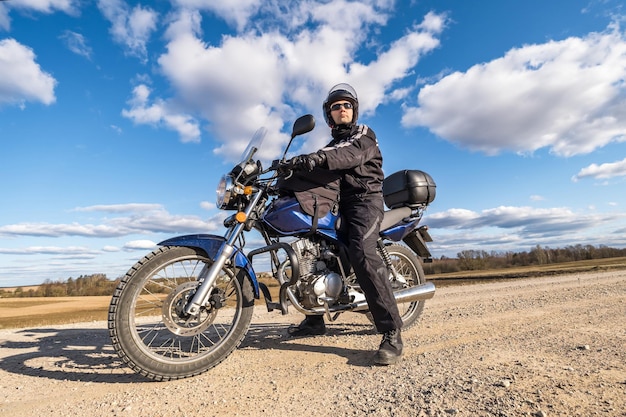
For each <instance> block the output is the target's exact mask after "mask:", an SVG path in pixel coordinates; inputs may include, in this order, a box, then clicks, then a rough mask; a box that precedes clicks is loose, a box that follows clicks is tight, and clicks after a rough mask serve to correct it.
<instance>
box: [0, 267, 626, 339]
mask: <svg viewBox="0 0 626 417" xmlns="http://www.w3.org/2000/svg"><path fill="white" fill-rule="evenodd" d="M612 270H626V258H624V257H622V258H609V259H593V260H586V261H577V262H563V263H559V264H549V265H540V266H532V267H519V268H506V269H497V270H479V271H462V272H456V273H449V274H437V275H429V276H427V277H426V278H427V279H428V280H430V281H433V282H434V283H435V286H436V287H443V286H448V285H458V284H478V283H482V282H495V281H500V280H510V279H516V278H528V277H541V276H553V275H561V274H572V273H587V272H602V271H612ZM262 282H264V283H265V284H266V285H268V287H269V289H270V293H271V294H272V298H273V299H277V296H278V286H277V283H276V281H274V280H273V279H263V280H262ZM28 288H33V289H36V287H25V288H24V289H25V290H26V289H28ZM2 289H4V290H5V291H7V292H13V291H14V290H15V287H13V288H2ZM110 301H111V298H110V297H108V296H102V297H87V296H83V297H34V298H28V297H26V298H0V329H9V328H28V327H35V326H46V325H53V324H64V323H81V322H89V321H99V320H106V319H107V311H108V308H109V302H110ZM263 302H264V300H263V299H262V300H259V301H257V304H259V305H260V304H262V303H263Z"/></svg>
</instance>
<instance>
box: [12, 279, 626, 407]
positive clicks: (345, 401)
mask: <svg viewBox="0 0 626 417" xmlns="http://www.w3.org/2000/svg"><path fill="white" fill-rule="evenodd" d="M625 317H626V271H617V272H603V273H585V274H580V275H564V276H557V277H549V278H532V279H517V280H510V281H506V282H494V283H487V284H476V285H467V286H452V287H445V288H438V289H437V292H436V295H435V297H434V298H433V299H432V300H429V301H428V302H427V303H426V308H425V310H424V314H423V316H422V318H421V320H420V322H419V323H418V324H417V325H416V326H415V327H414V328H412V329H410V330H408V331H406V332H404V333H403V339H404V341H405V349H406V350H405V352H406V353H405V357H404V358H403V360H402V361H401V362H400V363H399V364H398V365H395V366H390V367H377V366H372V365H371V357H372V355H373V352H374V350H375V349H376V348H377V346H378V343H379V341H380V337H379V335H377V334H376V333H375V332H374V331H373V329H372V327H371V325H370V324H369V322H368V321H367V320H366V319H365V318H364V317H363V316H361V315H358V314H344V315H342V316H340V318H339V320H337V321H335V322H333V323H331V324H330V325H329V326H328V329H329V332H328V334H327V335H325V336H321V337H312V338H301V339H290V338H288V337H286V333H287V327H288V326H289V324H291V323H297V322H298V321H300V319H301V316H300V315H299V314H297V313H295V312H293V313H291V314H289V315H287V316H281V315H279V314H277V313H276V312H272V313H268V312H266V311H265V308H264V306H263V305H262V303H259V304H258V305H257V307H256V308H255V315H254V318H253V322H252V323H253V324H252V327H251V329H250V331H249V333H248V335H247V337H246V339H245V340H244V341H243V343H242V345H241V346H240V348H239V349H238V350H236V351H235V352H234V353H233V354H232V355H231V356H230V357H229V358H228V359H227V360H226V361H224V362H223V363H222V364H220V365H219V366H218V367H216V368H215V369H213V370H211V371H209V372H207V373H205V374H203V375H200V376H198V377H194V378H189V379H185V380H181V381H171V382H160V383H157V382H150V381H147V380H145V379H143V378H141V377H140V376H138V375H135V374H134V373H133V372H132V371H130V370H128V369H127V368H125V367H124V366H123V365H122V363H121V362H120V360H119V359H118V358H117V356H116V355H115V353H114V351H113V349H112V347H111V344H110V341H109V338H108V333H107V330H106V323H104V322H92V323H80V324H74V325H62V326H50V327H41V328H36V329H12V330H0V415H2V416H3V417H13V416H19V417H24V416H41V415H54V416H81V417H82V416H84V415H89V416H94V417H98V416H128V417H134V416H142V417H145V416H197V415H202V416H206V417H210V416H258V415H261V414H264V415H267V416H285V415H310V414H315V415H333V416H338V417H339V416H362V415H371V416H396V417H398V416H407V417H408V416H451V415H459V416H626V411H625V410H626V365H625V364H626V326H624V318H625Z"/></svg>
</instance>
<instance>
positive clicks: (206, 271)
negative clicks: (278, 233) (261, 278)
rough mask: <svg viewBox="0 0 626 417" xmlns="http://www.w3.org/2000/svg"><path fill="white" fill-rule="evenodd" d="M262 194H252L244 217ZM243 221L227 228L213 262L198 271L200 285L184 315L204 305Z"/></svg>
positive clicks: (242, 225) (231, 250) (241, 228)
mask: <svg viewBox="0 0 626 417" xmlns="http://www.w3.org/2000/svg"><path fill="white" fill-rule="evenodd" d="M262 194H263V193H262V192H260V191H259V192H257V193H256V194H254V196H253V197H252V200H251V201H250V204H248V206H247V207H246V209H245V210H244V214H245V219H248V218H249V217H250V215H251V214H252V211H253V210H254V208H255V207H256V205H257V204H258V203H259V201H260V200H261V197H262ZM245 223H246V222H245V220H244V221H243V222H238V223H237V224H235V225H234V226H232V227H231V228H230V229H229V230H228V232H227V234H226V236H225V238H226V241H225V242H224V244H223V245H222V247H221V248H220V250H219V251H218V252H217V254H216V255H215V259H214V260H213V264H212V265H211V266H210V267H208V268H207V267H206V265H205V266H204V268H203V269H202V271H200V274H199V276H198V281H199V282H200V285H199V286H198V288H197V290H196V293H195V294H194V296H193V297H192V298H191V300H189V302H188V303H187V305H186V306H185V308H184V309H183V312H184V313H185V314H186V315H190V316H196V315H198V314H199V313H200V310H201V309H202V307H203V306H204V305H206V303H207V301H208V299H209V296H210V294H211V290H212V289H213V286H214V284H215V280H216V279H217V276H218V275H219V273H220V271H221V270H222V268H223V267H224V265H226V263H227V262H228V261H229V260H230V258H231V257H232V256H233V253H234V252H235V242H236V241H237V238H239V236H240V235H241V233H242V232H243V228H244V226H245Z"/></svg>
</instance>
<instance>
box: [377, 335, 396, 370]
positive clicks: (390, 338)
mask: <svg viewBox="0 0 626 417" xmlns="http://www.w3.org/2000/svg"><path fill="white" fill-rule="evenodd" d="M400 357H402V337H401V336H400V329H394V330H390V331H388V332H385V333H383V340H382V342H380V347H379V348H378V352H376V355H375V356H374V362H376V364H377V365H393V364H394V363H396V362H398V360H399V359H400Z"/></svg>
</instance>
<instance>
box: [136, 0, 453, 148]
mask: <svg viewBox="0 0 626 417" xmlns="http://www.w3.org/2000/svg"><path fill="white" fill-rule="evenodd" d="M203 4H204V3H203ZM250 4H251V5H252V4H254V3H250ZM185 5H187V6H189V5H197V3H196V2H191V1H187V2H185ZM305 6H306V7H305ZM216 7H217V6H216ZM271 7H276V4H275V3H272V2H270V4H269V5H264V6H263V7H261V8H260V9H259V10H257V13H258V14H260V15H261V16H262V15H263V13H264V12H266V11H267V10H268V8H271ZM287 7H292V8H290V9H289V12H290V13H289V14H288V16H285V13H283V14H279V15H277V16H276V17H273V18H272V19H265V20H263V21H261V22H259V21H254V25H259V26H262V27H263V31H257V30H255V27H251V26H246V30H243V31H242V32H241V34H239V35H230V36H226V35H225V36H223V38H222V40H221V41H220V43H219V44H218V45H212V44H208V43H206V42H205V41H204V40H203V39H202V30H201V26H202V25H201V23H202V16H201V14H200V12H198V11H193V10H189V9H185V10H181V11H179V13H178V14H177V15H176V16H175V17H174V18H173V19H172V21H171V23H170V25H169V27H168V29H167V31H166V38H167V39H168V44H167V52H166V53H164V54H163V55H161V57H160V58H159V64H160V66H161V70H162V72H163V74H164V75H165V76H166V77H167V78H168V79H169V80H170V82H171V84H172V86H173V87H174V89H175V91H176V99H177V101H178V102H181V103H184V104H185V106H186V108H188V109H195V111H194V112H193V113H194V114H199V115H201V116H202V118H203V119H205V120H207V121H208V123H209V125H210V130H211V132H212V134H213V136H214V137H216V138H217V139H218V140H219V141H220V142H222V143H223V145H222V146H220V147H218V148H217V149H216V152H217V153H220V154H223V155H224V156H225V157H227V158H229V159H235V158H236V157H237V156H238V155H239V154H240V153H241V151H242V150H243V148H244V147H245V144H246V143H247V141H248V139H249V138H250V137H251V136H252V133H253V132H254V131H255V130H256V129H257V128H258V127H259V126H265V127H267V128H268V130H269V132H270V134H269V135H268V139H267V140H266V142H265V143H264V146H265V147H269V152H266V154H265V155H262V157H266V158H270V157H275V156H276V155H277V154H278V152H279V149H280V146H281V144H282V145H284V144H285V143H286V141H287V140H288V136H287V135H285V134H281V133H280V132H281V130H282V129H283V126H284V124H285V123H290V121H293V120H294V119H295V116H296V115H298V114H302V113H304V112H311V111H313V112H314V113H315V114H316V115H317V116H318V120H323V119H322V117H321V116H322V115H321V111H320V105H321V102H322V100H323V99H324V96H325V94H326V91H327V90H328V89H329V88H330V87H331V86H332V85H334V84H336V83H338V82H344V81H345V82H350V83H352V84H353V86H354V87H355V88H356V89H357V91H358V92H359V95H360V97H361V101H360V105H361V114H367V113H368V112H373V111H374V110H375V108H376V107H377V106H378V105H380V104H381V103H382V102H383V101H384V100H385V95H386V94H387V93H390V92H391V91H393V89H394V83H395V82H397V81H399V80H401V79H403V78H405V77H406V76H408V75H409V74H410V72H411V71H412V68H413V67H415V65H416V64H417V62H418V61H419V58H420V57H421V56H423V55H424V54H426V53H428V52H429V51H431V50H432V49H433V48H436V47H437V46H438V45H439V41H438V39H437V36H438V35H439V33H440V31H441V30H442V28H443V27H444V22H445V16H443V15H436V14H434V13H430V14H428V15H427V17H426V18H425V19H424V21H423V22H422V23H421V24H420V25H417V26H416V27H414V28H413V29H412V30H409V31H408V32H407V33H405V35H404V36H402V37H401V38H399V39H397V40H396V41H395V42H393V43H392V44H391V45H390V46H389V47H388V48H386V49H381V50H378V49H377V50H376V51H374V52H375V53H376V58H375V59H373V60H371V61H369V62H366V63H364V62H358V61H356V56H357V54H358V52H359V51H360V50H361V49H363V48H368V47H369V45H366V44H365V42H366V40H367V38H368V34H370V33H371V32H372V31H374V30H376V29H377V28H379V27H380V26H382V25H384V24H386V20H387V16H386V13H387V12H390V11H392V8H391V5H390V4H387V3H385V2H374V1H370V2H346V1H334V2H331V3H327V2H313V1H309V2H305V3H304V4H301V5H300V6H296V4H295V3H293V4H290V5H289V6H287ZM330 9H332V13H330ZM246 10H247V9H246ZM342 10H345V11H346V13H341V11H342ZM348 12H349V13H348ZM224 13H225V12H224ZM246 13H247V14H246V16H252V15H254V13H253V12H251V11H247V12H246ZM244 14H245V13H244ZM337 15H341V16H342V19H336V18H334V16H337ZM287 18H288V19H289V22H290V23H289V24H283V23H284V22H285V19H287ZM305 23H306V25H305ZM251 25H252V23H251ZM135 94H136V97H137V93H135ZM208 97H210V99H207V98H208ZM159 102H162V101H159V100H158V99H157V100H155V103H159ZM233 119H236V120H237V121H238V123H233ZM135 120H136V121H140V120H141V119H140V118H139V117H137V118H135ZM146 122H147V121H146ZM325 133H326V132H325ZM325 140H326V134H323V135H322V134H320V135H318V137H315V138H313V140H309V141H308V142H309V144H308V146H309V147H311V148H314V147H319V146H321V145H323V143H324V141H325Z"/></svg>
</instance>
